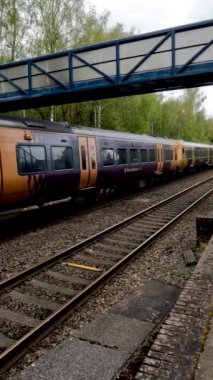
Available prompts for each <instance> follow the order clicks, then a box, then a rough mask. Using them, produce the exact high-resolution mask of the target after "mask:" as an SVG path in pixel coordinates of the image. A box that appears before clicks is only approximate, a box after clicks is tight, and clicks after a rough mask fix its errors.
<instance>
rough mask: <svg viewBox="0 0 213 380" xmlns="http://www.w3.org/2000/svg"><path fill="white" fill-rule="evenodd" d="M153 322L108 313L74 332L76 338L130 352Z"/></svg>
mask: <svg viewBox="0 0 213 380" xmlns="http://www.w3.org/2000/svg"><path fill="white" fill-rule="evenodd" d="M154 326H155V325H154V324H153V323H149V322H143V321H139V320H137V319H134V318H127V317H124V316H122V315H116V314H111V313H108V314H107V315H103V316H102V317H101V318H99V319H97V320H94V321H92V322H91V323H90V324H89V325H87V326H85V328H83V329H82V330H81V331H79V332H77V333H76V336H77V337H78V338H81V339H84V340H87V341H90V342H96V343H99V344H101V345H103V346H105V347H111V348H117V349H119V350H122V351H125V352H128V353H132V352H133V351H134V350H135V349H136V348H137V347H138V346H139V345H140V344H141V343H142V342H143V341H144V339H145V338H146V337H147V336H148V335H149V333H150V332H151V331H152V330H153V328H154Z"/></svg>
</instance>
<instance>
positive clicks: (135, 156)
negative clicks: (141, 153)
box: [130, 149, 138, 164]
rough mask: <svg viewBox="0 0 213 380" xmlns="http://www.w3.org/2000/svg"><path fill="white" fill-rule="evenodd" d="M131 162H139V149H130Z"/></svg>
mask: <svg viewBox="0 0 213 380" xmlns="http://www.w3.org/2000/svg"><path fill="white" fill-rule="evenodd" d="M130 162H131V164H135V163H137V162H138V150H137V149H130Z"/></svg>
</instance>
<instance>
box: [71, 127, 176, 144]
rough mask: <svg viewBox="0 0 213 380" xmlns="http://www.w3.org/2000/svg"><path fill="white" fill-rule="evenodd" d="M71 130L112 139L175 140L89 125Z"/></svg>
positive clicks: (168, 142) (161, 141)
mask: <svg viewBox="0 0 213 380" xmlns="http://www.w3.org/2000/svg"><path fill="white" fill-rule="evenodd" d="M72 132H73V133H76V134H87V135H91V136H97V137H107V138H110V137H111V138H114V139H121V140H122V139H125V140H126V139H127V138H128V139H129V140H134V141H137V140H141V138H143V141H146V142H148V143H155V144H156V143H164V144H166V143H167V144H174V143H175V141H174V140H172V139H169V138H167V137H155V136H148V135H145V134H136V133H129V132H122V131H115V130H108V129H98V128H90V127H81V126H79V127H76V126H74V127H72Z"/></svg>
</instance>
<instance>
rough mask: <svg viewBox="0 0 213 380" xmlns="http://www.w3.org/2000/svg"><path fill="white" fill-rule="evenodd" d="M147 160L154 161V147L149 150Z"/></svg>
mask: <svg viewBox="0 0 213 380" xmlns="http://www.w3.org/2000/svg"><path fill="white" fill-rule="evenodd" d="M149 161H156V152H155V149H150V150H149Z"/></svg>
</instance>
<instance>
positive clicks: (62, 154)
mask: <svg viewBox="0 0 213 380" xmlns="http://www.w3.org/2000/svg"><path fill="white" fill-rule="evenodd" d="M51 150H52V162H53V169H54V170H66V169H72V148H71V147H68V146H53V147H52V148H51Z"/></svg>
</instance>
